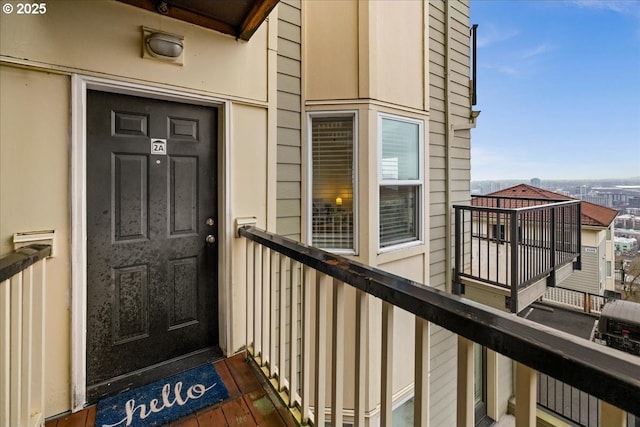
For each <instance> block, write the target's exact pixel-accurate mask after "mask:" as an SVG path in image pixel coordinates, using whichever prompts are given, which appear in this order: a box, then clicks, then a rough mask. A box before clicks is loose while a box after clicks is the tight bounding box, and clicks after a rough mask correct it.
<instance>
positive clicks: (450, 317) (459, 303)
mask: <svg viewBox="0 0 640 427" xmlns="http://www.w3.org/2000/svg"><path fill="white" fill-rule="evenodd" d="M239 234H240V236H243V237H245V238H247V239H249V240H252V241H254V242H256V243H258V244H260V245H262V246H265V247H267V248H269V249H272V250H274V251H276V252H278V253H280V254H283V255H285V256H287V257H289V258H291V259H293V260H295V261H298V262H300V263H302V264H304V265H306V266H309V267H311V268H313V269H315V270H317V271H319V272H321V273H324V274H327V275H329V276H331V277H333V278H336V279H338V280H340V281H342V282H344V283H346V284H348V285H351V286H353V287H355V288H357V289H360V290H362V291H364V292H366V293H368V294H370V295H373V296H375V297H377V298H380V299H382V300H383V301H386V302H388V303H390V304H393V305H394V306H396V307H399V308H401V309H403V310H406V311H408V312H410V313H413V314H415V315H416V316H419V317H421V318H422V319H425V320H428V321H430V322H432V323H435V324H437V325H439V326H441V327H443V328H445V329H447V330H449V331H451V332H453V333H455V334H457V335H461V336H463V337H465V338H467V339H470V340H472V341H474V342H476V343H478V344H480V345H483V346H485V347H487V348H489V349H492V350H494V351H496V352H498V353H500V354H503V355H505V356H507V357H509V358H511V359H513V360H515V361H517V362H520V363H522V364H524V365H527V366H529V367H531V368H533V369H535V370H537V371H539V372H543V373H545V374H547V375H550V376H552V377H554V378H557V379H559V380H561V381H563V382H566V383H568V384H571V385H573V386H574V387H576V388H579V389H581V390H583V391H585V392H587V393H589V394H591V395H593V396H596V397H598V398H599V399H602V400H605V401H607V402H609V403H611V404H612V405H615V406H617V407H619V408H621V409H623V410H625V411H628V412H631V413H633V414H635V415H640V406H638V401H637V396H640V359H639V358H636V357H634V356H632V355H628V354H625V353H622V352H619V351H616V350H612V349H609V348H607V347H603V346H600V345H598V344H595V343H592V342H590V341H586V340H584V339H579V338H576V337H574V336H572V335H570V334H567V333H565V332H562V331H558V330H555V329H551V328H548V327H545V326H542V325H540V324H537V323H534V322H531V321H529V320H526V319H522V318H519V317H517V316H513V315H510V314H507V313H503V312H501V311H499V310H497V309H493V308H491V307H488V306H484V305H482V304H479V303H475V302H473V301H470V300H466V299H463V298H461V297H458V296H456V295H451V294H447V293H445V292H442V291H439V290H437V289H434V288H431V287H428V286H424V285H423V284H421V283H418V282H414V281H412V280H408V279H405V278H402V277H400V276H396V275H394V274H391V273H388V272H385V271H382V270H379V269H376V268H373V267H370V266H367V265H365V264H362V263H359V262H357V261H353V260H349V259H347V258H344V257H341V256H339V255H335V254H330V253H328V252H325V251H322V250H320V249H317V248H314V247H311V246H307V245H304V244H301V243H297V242H294V241H293V240H290V239H287V238H285V237H282V236H279V235H276V234H272V233H268V232H266V231H262V230H259V229H257V228H254V227H243V228H240V229H239Z"/></svg>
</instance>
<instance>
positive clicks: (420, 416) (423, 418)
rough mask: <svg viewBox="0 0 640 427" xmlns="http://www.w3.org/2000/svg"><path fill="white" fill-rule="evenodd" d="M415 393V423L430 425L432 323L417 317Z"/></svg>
mask: <svg viewBox="0 0 640 427" xmlns="http://www.w3.org/2000/svg"><path fill="white" fill-rule="evenodd" d="M415 328H416V330H415V345H416V351H415V374H414V384H415V393H414V397H413V425H414V426H422V427H428V426H429V391H430V389H429V364H430V359H431V350H430V340H429V338H430V333H431V327H430V323H429V322H428V321H426V320H424V319H421V318H419V317H416V321H415Z"/></svg>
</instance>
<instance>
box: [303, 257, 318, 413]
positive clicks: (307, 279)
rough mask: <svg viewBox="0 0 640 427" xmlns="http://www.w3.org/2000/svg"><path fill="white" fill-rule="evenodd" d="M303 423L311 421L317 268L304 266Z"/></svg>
mask: <svg viewBox="0 0 640 427" xmlns="http://www.w3.org/2000/svg"><path fill="white" fill-rule="evenodd" d="M302 280H303V282H302V289H301V290H302V391H301V392H302V396H300V398H301V401H302V405H301V406H302V407H301V411H302V423H303V424H307V423H308V421H309V407H310V399H311V357H312V354H311V308H312V307H311V286H312V285H313V284H315V283H316V270H314V269H312V268H311V267H308V266H306V265H305V266H304V269H303V277H302Z"/></svg>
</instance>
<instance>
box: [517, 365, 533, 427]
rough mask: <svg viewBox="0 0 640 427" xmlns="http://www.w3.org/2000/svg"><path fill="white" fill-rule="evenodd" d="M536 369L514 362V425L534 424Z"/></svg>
mask: <svg viewBox="0 0 640 427" xmlns="http://www.w3.org/2000/svg"><path fill="white" fill-rule="evenodd" d="M536 386H537V376H536V371H535V370H533V369H531V368H529V367H528V366H525V365H523V364H521V363H518V362H516V425H518V426H535V425H536V396H537V393H536Z"/></svg>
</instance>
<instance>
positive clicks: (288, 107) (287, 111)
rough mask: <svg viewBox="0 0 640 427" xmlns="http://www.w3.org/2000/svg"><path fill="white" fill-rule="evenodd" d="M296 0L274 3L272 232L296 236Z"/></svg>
mask: <svg viewBox="0 0 640 427" xmlns="http://www.w3.org/2000/svg"><path fill="white" fill-rule="evenodd" d="M300 7H301V6H300V1H299V0H286V1H281V2H280V5H279V6H278V66H277V68H278V160H277V161H278V171H277V190H276V191H277V196H276V197H277V203H276V232H277V233H278V234H281V235H284V236H287V237H290V238H292V239H295V240H300V237H301V232H302V230H301V220H300V215H301V193H302V191H301V190H302V189H301V186H302V176H301V174H302V154H301V138H302V133H301V132H302V131H301V130H302V114H301V105H302V104H301V89H302V86H301V68H302V64H301V62H302V61H301V21H302V20H301V11H300Z"/></svg>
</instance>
